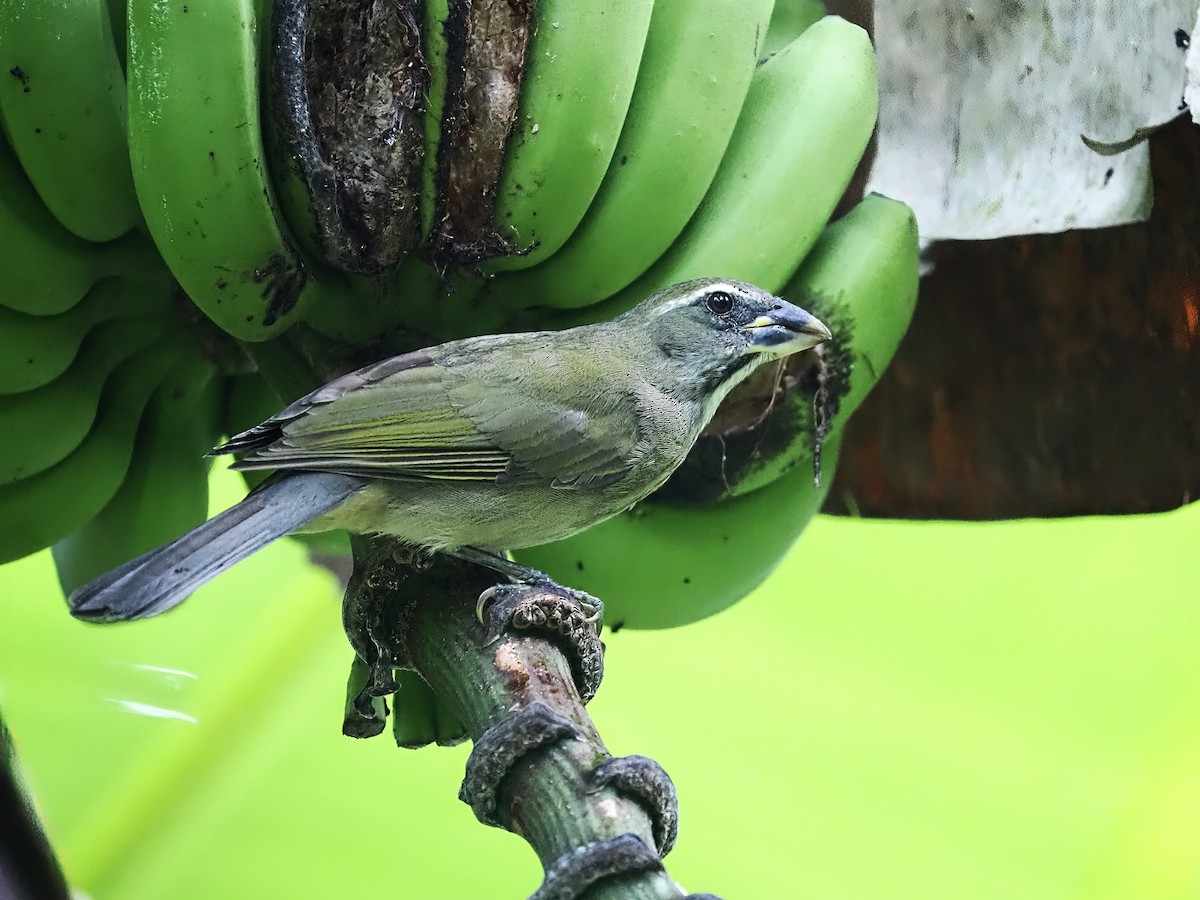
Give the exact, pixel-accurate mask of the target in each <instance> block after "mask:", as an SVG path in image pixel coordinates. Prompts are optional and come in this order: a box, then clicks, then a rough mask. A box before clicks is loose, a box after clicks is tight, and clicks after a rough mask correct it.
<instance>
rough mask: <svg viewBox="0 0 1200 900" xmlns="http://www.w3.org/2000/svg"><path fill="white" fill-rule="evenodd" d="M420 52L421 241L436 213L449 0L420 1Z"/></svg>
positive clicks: (428, 232) (426, 238) (444, 97)
mask: <svg viewBox="0 0 1200 900" xmlns="http://www.w3.org/2000/svg"><path fill="white" fill-rule="evenodd" d="M421 11H422V21H421V42H422V46H421V52H422V53H424V54H425V59H426V60H428V61H429V97H428V98H427V99H426V101H425V158H424V160H423V161H422V167H421V242H422V243H425V242H426V241H428V240H429V237H430V235H431V234H432V233H433V230H434V227H435V223H434V215H435V213H436V212H437V208H438V202H437V180H438V163H437V156H438V154H437V147H438V143H439V141H440V140H441V134H442V112H443V111H444V109H445V105H446V75H447V72H446V59H447V56H448V54H449V52H450V47H449V43H448V41H447V39H446V23H447V22H448V21H449V19H450V0H425V2H424V3H423V4H422V8H421Z"/></svg>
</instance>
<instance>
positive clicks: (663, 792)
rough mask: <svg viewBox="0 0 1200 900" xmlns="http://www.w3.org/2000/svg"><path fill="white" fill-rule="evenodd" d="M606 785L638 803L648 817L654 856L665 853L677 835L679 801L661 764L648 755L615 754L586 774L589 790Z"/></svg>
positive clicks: (673, 844) (602, 787)
mask: <svg viewBox="0 0 1200 900" xmlns="http://www.w3.org/2000/svg"><path fill="white" fill-rule="evenodd" d="M604 788H609V789H610V790H612V791H615V792H616V793H618V794H620V795H621V796H623V797H626V798H628V799H629V800H632V801H633V802H634V803H636V804H638V806H640V807H641V808H642V809H643V810H644V811H645V813H646V815H647V816H649V817H650V825H651V833H652V834H653V835H654V843H655V845H656V846H657V847H658V855H659V856H666V855H667V854H668V853H670V852H671V848H672V847H674V846H675V838H676V837H677V836H678V834H679V801H678V799H677V797H676V795H675V784H674V782H672V781H671V777H670V776H669V775H668V774H667V773H666V771H664V769H663V767H662V766H660V765H659V764H658V763H656V762H655V761H654V760H652V759H650V758H649V757H648V756H616V757H613V758H612V759H607V760H605V761H604V762H602V763H600V765H598V766H596V768H594V769H592V771H591V773H590V774H589V775H588V790H589V791H590V792H592V793H595V792H597V791H600V790H603V789H604Z"/></svg>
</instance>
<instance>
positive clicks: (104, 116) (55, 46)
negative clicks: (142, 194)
mask: <svg viewBox="0 0 1200 900" xmlns="http://www.w3.org/2000/svg"><path fill="white" fill-rule="evenodd" d="M0 69H2V70H3V71H4V72H5V73H7V75H6V77H5V78H3V79H0V111H2V112H3V115H4V125H5V130H6V131H7V133H8V137H9V140H10V141H11V143H12V146H13V148H14V149H15V150H16V153H17V156H18V157H19V158H20V160H21V164H22V166H23V167H24V169H25V171H26V172H27V173H28V175H29V179H30V181H32V182H33V185H34V187H35V188H36V189H37V192H38V194H39V195H40V196H41V198H42V200H44V201H45V203H46V206H47V207H49V208H50V211H51V212H52V213H54V215H55V217H56V218H57V219H58V220H59V221H60V222H62V224H63V225H65V226H66V227H67V228H68V229H70V230H71V231H72V232H74V233H75V234H77V235H78V236H79V237H81V238H84V239H86V240H89V241H107V240H111V239H112V238H115V237H118V236H119V235H122V234H124V233H125V232H127V231H129V229H131V228H133V227H134V226H135V225H137V224H138V222H140V221H141V213H140V211H139V209H138V203H137V196H136V195H135V193H134V190H133V177H132V174H131V172H130V165H129V151H128V148H127V145H126V140H125V80H124V76H123V75H122V73H121V61H120V59H118V57H117V51H116V46H115V44H114V42H113V34H112V27H111V23H110V22H109V16H108V7H107V5H106V3H105V0H57V2H53V3H50V2H47V0H3V2H0ZM9 76H11V77H9Z"/></svg>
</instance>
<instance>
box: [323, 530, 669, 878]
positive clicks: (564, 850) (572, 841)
mask: <svg viewBox="0 0 1200 900" xmlns="http://www.w3.org/2000/svg"><path fill="white" fill-rule="evenodd" d="M403 558H404V554H403V550H402V548H401V546H400V545H398V544H397V543H395V542H392V541H390V540H386V539H372V540H362V541H357V542H355V571H356V577H355V578H354V579H353V580H352V581H351V584H350V586H349V588H348V589H347V598H346V600H347V607H346V608H347V610H348V611H349V610H351V609H354V610H359V611H361V610H362V609H364V608H366V607H370V608H371V609H372V613H371V615H370V616H369V618H370V619H371V621H372V623H373V628H374V629H375V630H374V634H373V636H372V640H374V641H378V640H379V637H380V635H384V636H385V637H384V640H383V643H385V644H386V643H390V642H392V641H393V640H394V642H395V646H393V647H385V648H383V649H382V653H383V654H384V656H386V657H390V658H392V659H396V660H400V661H402V662H403V663H404V665H406V666H411V667H412V668H413V669H415V670H416V671H417V672H418V673H419V674H420V676H421V678H423V679H424V680H425V682H426V683H427V684H428V685H429V686H430V687H431V688H432V689H433V691H434V692H435V693H436V694H437V695H438V697H439V698H440V699H441V700H442V701H444V702H445V704H446V705H447V706H448V707H449V708H450V709H451V710H452V711H453V712H454V714H455V715H457V716H458V718H459V720H460V722H461V723H462V724H463V725H464V726H465V729H466V731H467V733H468V735H469V736H470V738H471V740H472V741H474V742H475V743H476V754H475V755H478V754H479V751H480V747H481V745H480V738H481V737H484V735H485V733H487V732H492V734H495V733H496V731H494V730H493V729H494V728H495V727H496V726H502V727H503V726H504V725H505V723H506V722H507V721H508V720H511V719H513V718H514V717H517V716H519V714H520V713H521V711H522V710H526V711H527V710H528V708H529V707H530V706H531V704H544V705H545V706H546V707H549V709H550V710H552V711H553V713H555V714H557V716H559V717H561V718H562V719H565V720H566V721H567V722H569V723H570V725H573V726H574V728H575V730H576V734H575V736H574V737H567V738H564V739H559V740H555V741H553V742H550V743H547V744H544V745H543V746H541V747H540V748H539V749H537V750H534V751H532V752H529V753H527V754H525V755H522V756H518V758H517V759H516V760H515V762H512V764H511V766H510V767H508V768H507V770H506V771H502V772H501V773H500V774H499V775H498V776H497V777H498V779H499V780H498V784H497V787H498V789H497V791H496V795H495V797H496V800H495V813H494V819H495V820H496V821H498V822H499V823H500V824H501V825H502V827H504V828H507V829H508V830H509V831H512V832H514V833H516V834H519V835H521V836H522V837H523V838H525V839H526V840H527V841H528V842H529V843H530V845H531V846H532V847H533V849H534V850H535V851H536V852H537V855H538V858H539V859H540V860H541V862H542V864H543V866H545V867H546V869H547V870H550V869H551V868H552V867H553V866H555V864H556V863H558V862H559V861H560V860H563V859H565V858H566V855H567V854H570V853H572V851H578V850H579V848H583V847H585V846H587V845H590V844H594V843H595V842H602V841H609V840H611V839H614V838H618V837H620V836H621V835H628V834H633V835H636V836H637V837H638V838H640V839H641V841H643V842H644V843H645V845H646V846H647V847H654V846H655V838H654V834H653V823H652V822H651V819H650V816H649V815H648V813H647V811H646V810H645V809H644V808H643V807H642V806H640V805H639V804H638V803H636V802H634V801H633V800H631V799H629V798H628V797H627V796H623V795H621V794H619V793H616V792H615V791H613V790H611V789H609V788H608V787H603V788H600V789H597V788H596V787H595V781H594V780H591V779H590V776H591V774H592V773H593V771H594V770H595V768H596V766H597V765H598V764H600V763H601V762H604V761H605V760H607V759H610V758H611V756H610V754H609V752H608V750H607V748H606V747H605V746H604V742H603V741H602V740H601V738H600V735H599V732H598V731H597V729H596V726H595V724H594V723H593V722H592V720H591V718H590V717H589V716H588V714H587V711H586V710H585V709H584V706H583V703H582V701H581V700H580V697H579V694H578V692H577V690H576V687H575V683H574V681H573V679H572V674H571V667H570V665H569V663H568V661H567V659H566V658H565V657H564V656H563V654H562V653H561V652H560V651H559V649H558V648H557V647H556V646H555V645H554V644H552V643H551V642H549V641H547V640H545V639H543V638H541V637H540V636H533V635H531V634H529V633H528V632H524V633H512V632H511V631H509V632H505V633H503V634H502V635H501V637H500V639H499V640H498V641H496V642H494V643H492V644H490V645H488V646H484V643H485V640H486V635H485V632H484V628H483V626H482V625H481V624H480V623H479V621H478V619H477V618H476V610H475V604H476V598H477V597H478V596H479V594H480V593H481V592H482V591H483V590H485V589H486V588H488V587H490V586H491V585H492V584H493V582H494V581H495V575H494V573H489V572H487V571H486V570H483V569H480V568H478V567H476V566H472V565H469V564H465V563H462V562H459V561H452V560H445V561H444V562H443V561H442V560H441V559H439V560H438V562H437V564H436V565H434V566H433V567H432V568H428V569H425V570H424V571H414V570H412V569H410V568H407V567H400V566H399V565H398V564H397V562H396V561H397V559H403ZM367 573H369V574H367ZM370 594H374V596H366V595H370ZM347 618H348V622H351V620H353V619H354V618H355V617H354V616H353V615H351V616H348V617H347ZM358 621H360V622H361V621H362V617H361V615H360V616H359V617H358ZM351 624H352V622H351ZM351 642H352V643H355V644H356V646H359V647H360V655H361V644H362V635H361V634H360V635H358V636H357V638H356V636H355V635H353V634H352V635H351ZM404 702H405V698H404V692H403V691H402V692H401V693H400V694H397V695H396V703H397V705H399V704H402V703H404ZM485 743H487V739H485ZM475 755H473V757H472V759H473V761H474V759H475ZM470 765H471V764H468V769H470ZM469 780H470V775H469V776H468V781H469ZM466 793H467V791H466V790H464V800H465V799H467V797H466ZM473 805H474V804H473ZM477 809H478V807H477ZM544 889H545V888H544ZM544 889H543V890H544ZM535 896H540V892H539V894H537V895H535ZM553 896H559V894H557V893H555V894H553ZM564 896H565V895H564ZM571 896H574V894H573V893H572V894H571ZM587 896H588V898H589V900H602V898H603V900H618V898H621V900H638V898H646V900H650V898H654V900H665V898H679V897H683V896H684V894H682V893H681V892H680V890H679V888H678V887H677V886H676V885H675V884H674V882H673V881H672V880H671V879H670V878H669V877H668V876H667V874H666V872H665V871H664V870H663V869H662V868H661V866H658V865H657V863H656V864H655V867H654V868H653V869H651V870H647V871H641V872H636V873H634V874H624V875H620V876H615V877H611V878H606V879H604V880H601V881H599V882H598V883H596V884H595V886H594V887H591V888H590V889H587Z"/></svg>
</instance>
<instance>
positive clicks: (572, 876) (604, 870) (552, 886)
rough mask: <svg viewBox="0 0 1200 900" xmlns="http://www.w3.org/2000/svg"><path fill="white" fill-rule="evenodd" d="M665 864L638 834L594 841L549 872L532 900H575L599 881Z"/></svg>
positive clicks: (571, 852) (653, 869)
mask: <svg viewBox="0 0 1200 900" xmlns="http://www.w3.org/2000/svg"><path fill="white" fill-rule="evenodd" d="M661 870H662V861H661V860H660V859H659V858H658V854H657V853H655V852H654V851H653V850H651V849H650V848H649V847H647V846H646V844H645V843H644V842H643V841H642V839H641V838H640V837H638V836H637V835H636V834H621V835H618V836H617V837H615V838H609V839H608V840H606V841H594V842H592V843H590V844H584V845H583V846H582V847H576V848H575V849H574V850H571V851H568V852H567V853H564V854H563V855H562V856H561V857H559V858H558V860H557V861H556V862H554V863H553V864H552V865H551V866H550V867H549V868H548V869H547V870H546V877H545V879H544V880H543V881H542V886H541V887H539V888H538V889H537V890H536V891H534V892H533V893H532V894H531V895H530V896H529V900H576V898H578V897H582V896H583V895H584V894H587V893H588V892H589V891H590V889H591V887H592V886H593V885H594V884H596V883H597V882H599V881H603V880H605V879H608V878H616V877H619V876H621V875H633V874H635V873H638V872H652V871H661Z"/></svg>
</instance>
